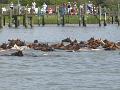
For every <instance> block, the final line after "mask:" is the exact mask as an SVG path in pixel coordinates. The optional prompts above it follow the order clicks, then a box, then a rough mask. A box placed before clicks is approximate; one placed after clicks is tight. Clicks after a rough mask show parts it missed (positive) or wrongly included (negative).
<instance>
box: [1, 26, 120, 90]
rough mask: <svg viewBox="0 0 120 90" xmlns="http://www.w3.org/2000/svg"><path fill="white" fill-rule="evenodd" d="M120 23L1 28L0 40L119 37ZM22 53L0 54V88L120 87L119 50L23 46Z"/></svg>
mask: <svg viewBox="0 0 120 90" xmlns="http://www.w3.org/2000/svg"><path fill="white" fill-rule="evenodd" d="M119 33H120V27H117V26H116V25H109V26H107V27H101V28H98V27H97V26H96V25H95V26H94V25H90V26H88V27H87V28H83V27H81V28H80V27H78V26H74V25H73V26H66V27H56V26H46V27H34V28H33V29H26V30H25V29H24V28H23V27H20V28H19V29H14V28H11V29H9V28H7V27H6V28H4V29H3V30H1V32H0V42H5V41H7V39H10V38H14V37H15V38H20V39H22V40H25V41H28V42H32V41H33V40H34V39H38V40H39V41H40V42H60V41H61V40H62V39H64V38H66V37H71V38H72V39H75V38H76V39H77V40H87V39H89V38H90V37H92V36H94V37H96V38H103V39H105V38H107V39H109V40H113V41H119V40H120V37H119ZM24 54H25V55H24V57H13V56H0V90H120V54H119V51H102V50H101V51H87V52H85V51H84V52H83V51H82V52H65V51H59V50H58V51H54V52H41V51H33V50H26V51H24Z"/></svg>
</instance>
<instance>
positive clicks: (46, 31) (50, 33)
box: [0, 25, 120, 42]
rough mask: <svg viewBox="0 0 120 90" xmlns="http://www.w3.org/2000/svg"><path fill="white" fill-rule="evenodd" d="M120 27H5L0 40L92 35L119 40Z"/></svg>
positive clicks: (60, 38) (57, 38)
mask: <svg viewBox="0 0 120 90" xmlns="http://www.w3.org/2000/svg"><path fill="white" fill-rule="evenodd" d="M119 33H120V27H118V26H117V25H108V26H107V27H99V26H98V25H89V26H88V27H86V28H85V27H79V26H78V25H72V26H65V27H61V26H59V27H58V26H57V25H54V26H52V25H49V26H45V27H42V26H41V27H37V26H35V27H33V28H32V29H24V27H22V26H21V27H19V28H18V29H14V28H8V27H7V28H4V29H3V30H1V33H0V41H1V42H5V41H7V40H8V39H10V38H20V39H22V40H25V41H29V42H31V41H33V40H35V39H38V40H39V41H42V42H59V41H61V40H62V39H64V38H66V37H71V38H72V39H75V38H76V39H78V40H88V39H89V38H90V37H96V38H103V39H105V38H107V39H109V40H114V41H118V40H120V38H119Z"/></svg>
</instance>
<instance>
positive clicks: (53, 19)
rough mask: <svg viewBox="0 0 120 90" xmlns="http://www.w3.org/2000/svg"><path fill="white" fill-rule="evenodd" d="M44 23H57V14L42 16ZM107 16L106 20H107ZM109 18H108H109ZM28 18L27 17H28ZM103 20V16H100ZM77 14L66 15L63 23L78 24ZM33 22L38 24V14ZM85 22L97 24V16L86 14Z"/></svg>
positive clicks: (7, 18)
mask: <svg viewBox="0 0 120 90" xmlns="http://www.w3.org/2000/svg"><path fill="white" fill-rule="evenodd" d="M44 18H45V19H44V20H45V24H57V15H45V16H44ZM108 18H109V17H107V22H108ZM19 19H20V23H21V24H22V23H23V17H22V16H20V17H19ZM109 19H110V18H109ZM28 20H29V19H28ZM102 21H103V17H102ZM6 23H9V17H8V16H6ZM40 23H41V24H42V17H40ZM78 23H79V16H78V15H69V16H68V15H66V16H65V24H78ZM33 24H38V16H33ZM87 24H98V16H97V17H96V16H93V15H87Z"/></svg>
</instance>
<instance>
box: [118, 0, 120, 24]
mask: <svg viewBox="0 0 120 90" xmlns="http://www.w3.org/2000/svg"><path fill="white" fill-rule="evenodd" d="M118 26H120V3H119V2H118Z"/></svg>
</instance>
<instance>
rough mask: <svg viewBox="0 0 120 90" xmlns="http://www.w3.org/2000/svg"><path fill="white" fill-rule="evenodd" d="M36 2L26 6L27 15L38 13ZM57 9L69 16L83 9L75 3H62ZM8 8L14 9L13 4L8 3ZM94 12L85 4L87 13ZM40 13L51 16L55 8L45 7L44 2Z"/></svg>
mask: <svg viewBox="0 0 120 90" xmlns="http://www.w3.org/2000/svg"><path fill="white" fill-rule="evenodd" d="M36 5H37V4H36V2H35V0H34V1H33V2H32V3H31V5H28V12H29V13H31V12H32V13H35V14H37V13H38V7H36ZM19 6H20V5H19ZM58 7H59V12H60V13H61V14H69V15H77V14H78V13H79V8H84V5H83V4H81V5H80V4H78V3H77V2H67V3H62V4H61V5H58ZM10 8H11V9H13V8H14V4H13V3H12V2H11V3H10ZM93 10H94V5H93V4H92V3H91V2H90V1H89V2H88V3H87V13H93ZM40 11H41V13H48V14H53V13H55V12H56V6H55V5H54V8H53V7H50V5H47V4H46V3H45V2H44V3H43V5H42V6H41V9H40Z"/></svg>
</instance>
